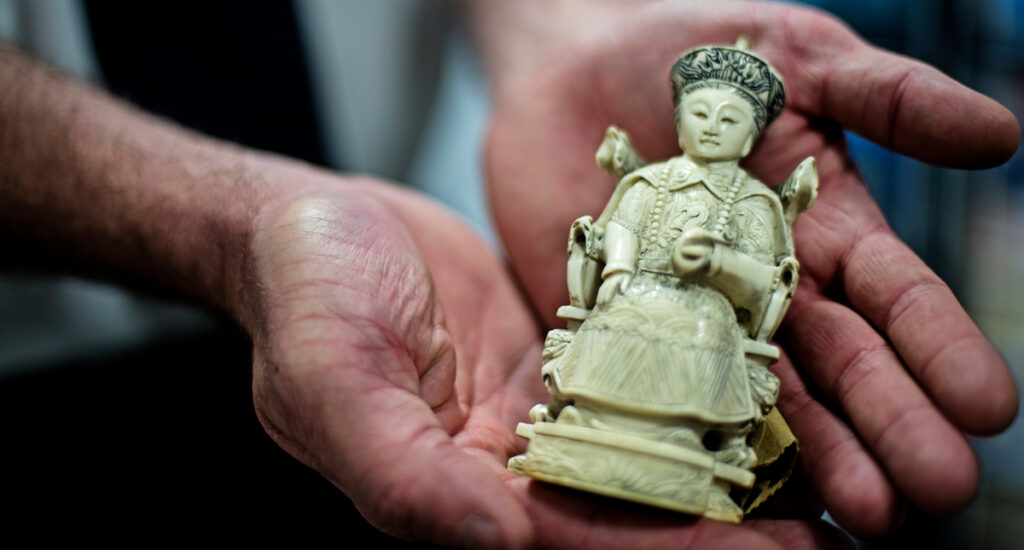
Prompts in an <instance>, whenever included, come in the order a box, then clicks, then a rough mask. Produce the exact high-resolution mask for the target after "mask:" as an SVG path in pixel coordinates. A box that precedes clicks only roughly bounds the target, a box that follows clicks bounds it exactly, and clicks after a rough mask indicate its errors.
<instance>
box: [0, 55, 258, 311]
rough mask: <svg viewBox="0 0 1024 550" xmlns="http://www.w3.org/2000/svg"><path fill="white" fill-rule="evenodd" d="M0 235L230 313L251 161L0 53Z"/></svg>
mask: <svg viewBox="0 0 1024 550" xmlns="http://www.w3.org/2000/svg"><path fill="white" fill-rule="evenodd" d="M0 82H4V83H5V85H4V86H3V87H0V235H2V238H3V240H5V241H8V244H9V245H13V246H15V247H17V248H22V249H30V250H33V251H35V252H38V254H40V255H42V256H43V257H45V258H47V259H48V260H50V261H55V262H57V263H58V264H60V265H61V266H62V267H65V266H66V267H72V268H75V269H79V270H86V271H88V272H90V273H94V274H101V275H106V276H113V277H117V278H119V279H122V280H131V281H134V282H136V283H142V284H144V285H148V286H153V285H156V286H159V287H162V288H165V289H168V290H171V291H173V292H178V293H182V294H185V295H188V296H191V297H196V298H200V299H202V300H204V301H207V302H209V303H213V304H215V305H218V306H228V305H229V302H230V299H231V296H230V293H231V292H232V290H231V289H233V288H236V287H237V286H238V285H239V283H240V280H239V278H240V277H241V273H242V265H243V262H244V257H243V256H244V251H245V247H246V243H247V242H248V235H247V233H248V231H249V229H248V228H249V227H250V225H251V224H250V220H251V218H252V215H253V213H254V211H255V210H256V209H257V208H258V207H259V205H260V204H262V203H263V202H265V200H266V198H267V197H266V195H268V194H270V193H271V192H272V189H271V187H270V186H269V185H266V184H264V183H262V182H261V174H260V170H259V168H258V166H259V165H260V164H261V163H262V162H264V161H263V160H261V159H260V158H259V157H258V156H257V155H254V154H253V153H249V152H246V151H244V150H242V149H240V148H238V147H234V146H231V145H229V144H225V143H221V142H217V141H214V140H210V139H206V138H202V137H200V136H198V135H196V134H194V133H191V132H189V131H186V130H184V129H181V128H178V127H176V126H174V125H172V124H170V123H168V122H165V121H162V120H159V119H157V118H154V117H151V116H148V115H146V114H144V113H141V112H139V111H137V110H135V109H133V108H132V107H130V106H128V105H126V104H124V103H122V102H120V101H117V100H115V99H113V98H111V97H109V96H107V95H106V94H104V93H102V92H100V91H98V90H95V89H92V88H90V87H88V86H87V85H85V84H83V83H80V82H76V81H74V80H72V79H70V78H66V77H64V76H62V75H58V74H56V73H55V72H53V71H51V70H50V69H48V68H45V67H43V66H42V65H40V64H39V63H36V62H35V61H33V60H31V59H29V58H28V57H26V56H24V55H23V54H21V53H20V52H18V51H16V50H14V49H13V48H10V47H7V46H2V47H0Z"/></svg>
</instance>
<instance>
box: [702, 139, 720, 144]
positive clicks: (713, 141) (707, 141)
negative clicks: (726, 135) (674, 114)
mask: <svg viewBox="0 0 1024 550" xmlns="http://www.w3.org/2000/svg"><path fill="white" fill-rule="evenodd" d="M700 143H701V144H702V145H719V143H718V141H717V140H714V139H711V138H700Z"/></svg>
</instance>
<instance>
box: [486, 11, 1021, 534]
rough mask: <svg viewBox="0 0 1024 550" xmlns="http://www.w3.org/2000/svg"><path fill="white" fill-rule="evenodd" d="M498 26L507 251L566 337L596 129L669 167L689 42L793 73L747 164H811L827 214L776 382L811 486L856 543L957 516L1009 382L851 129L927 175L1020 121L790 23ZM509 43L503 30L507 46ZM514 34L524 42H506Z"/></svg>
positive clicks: (496, 175) (520, 20)
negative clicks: (906, 517) (674, 87)
mask: <svg viewBox="0 0 1024 550" xmlns="http://www.w3.org/2000/svg"><path fill="white" fill-rule="evenodd" d="M510 4H517V3H510ZM504 9H505V12H506V13H502V14H501V20H500V25H499V24H498V22H494V23H493V24H492V25H491V27H490V28H487V25H486V19H487V12H486V11H480V12H476V13H475V16H476V17H478V18H482V19H484V22H483V23H481V24H480V26H482V27H484V28H485V30H487V31H489V32H491V33H494V34H495V36H496V38H494V39H492V40H493V41H494V42H495V44H496V46H495V47H492V48H490V49H489V50H488V51H485V57H486V58H487V60H488V63H489V65H490V66H491V67H492V72H493V80H494V81H495V85H494V98H495V99H494V104H495V107H494V110H495V114H494V118H493V121H492V127H491V130H490V136H489V144H488V149H487V165H488V174H489V180H490V192H491V198H492V205H493V208H494V212H495V217H496V222H497V227H498V230H499V232H500V234H501V236H502V238H503V241H504V243H505V246H506V250H507V251H508V254H509V256H510V258H511V261H512V264H513V266H514V268H515V270H516V272H517V274H518V277H519V279H520V281H521V282H522V284H523V286H524V288H525V289H526V290H527V291H528V293H529V295H530V297H531V299H532V300H533V302H534V304H535V306H536V308H537V310H538V311H539V312H541V314H542V315H544V316H545V317H544V319H545V321H546V323H547V324H548V325H554V324H555V323H556V322H557V321H556V319H555V318H554V316H553V314H554V312H555V310H556V308H557V306H558V305H559V304H562V303H565V285H564V281H563V280H562V269H561V267H560V266H561V265H562V264H563V263H564V261H565V259H564V251H563V249H562V246H561V243H560V241H559V239H557V238H556V239H552V238H551V236H552V235H555V236H557V235H559V234H560V232H561V231H564V228H565V227H567V226H568V224H569V223H570V222H571V220H572V219H574V218H576V217H577V216H579V215H581V214H585V213H594V212H599V211H600V210H601V208H602V207H603V205H604V203H605V201H606V200H607V197H608V195H609V194H610V193H611V191H612V187H613V182H612V181H610V179H609V178H607V176H605V175H604V174H602V173H601V172H600V170H598V169H597V168H596V167H594V166H593V165H592V161H591V160H590V159H591V154H592V152H593V148H594V147H595V146H596V144H597V143H599V142H600V140H601V136H602V134H603V132H604V129H605V128H606V127H607V126H608V125H609V124H612V123H614V124H619V125H621V126H623V127H624V128H625V129H626V130H628V131H629V133H630V135H631V136H632V137H633V142H634V144H635V145H636V146H637V149H638V150H639V151H642V152H643V153H644V156H645V157H647V158H652V159H661V158H666V157H668V156H672V155H676V154H678V150H677V148H676V145H675V144H676V137H675V134H674V129H673V124H672V121H673V116H672V102H671V98H670V92H669V88H668V84H667V78H666V75H667V73H668V69H669V67H670V66H671V63H672V62H673V61H674V59H675V57H676V56H677V55H678V54H679V53H680V52H682V51H684V50H686V49H688V48H690V47H693V46H696V45H699V44H706V43H718V44H731V43H732V42H733V41H734V40H735V39H736V38H737V37H738V36H740V35H746V36H749V37H750V38H751V39H752V43H753V46H754V50H755V51H756V52H757V53H759V54H760V55H762V56H764V57H766V58H767V59H768V60H769V61H771V62H772V63H773V64H774V65H775V67H776V68H777V69H778V70H779V71H780V73H781V74H782V77H783V79H784V81H785V82H786V86H787V94H788V99H787V107H786V110H785V111H784V113H783V114H782V115H781V116H780V118H779V119H778V120H777V121H776V122H775V123H774V124H773V125H771V126H770V127H769V128H768V129H767V131H766V132H765V135H764V136H763V137H762V138H761V142H760V143H759V145H758V146H757V148H756V149H755V151H754V152H753V153H752V155H751V156H750V157H749V158H748V160H747V162H746V164H745V166H746V168H747V169H748V170H750V171H751V172H752V173H754V174H755V175H757V176H758V177H759V178H761V179H763V180H764V181H766V182H770V183H775V182H779V181H781V180H782V179H783V178H784V177H785V176H786V175H787V174H789V172H790V171H791V170H793V168H794V167H795V166H796V165H797V164H798V162H799V161H800V160H801V159H803V158H805V157H807V156H809V155H813V156H814V157H815V158H816V160H817V164H818V169H819V174H820V178H821V188H820V194H819V199H818V202H817V203H816V205H815V207H814V208H812V209H811V210H809V211H808V212H806V213H804V214H803V215H802V216H801V218H800V220H799V221H798V223H797V225H796V228H795V235H794V238H795V244H796V250H797V256H798V259H799V260H800V262H801V266H802V268H803V272H804V273H803V274H802V275H803V276H802V277H801V278H800V288H799V290H798V292H797V294H796V296H795V298H794V300H793V303H792V306H791V308H790V311H789V314H788V316H787V318H786V321H785V322H784V325H783V327H782V329H781V330H780V340H781V342H782V343H783V344H784V346H785V350H786V353H785V354H784V358H783V360H782V361H781V362H780V363H779V364H777V365H776V366H775V367H774V372H775V373H776V374H777V375H778V376H779V377H780V378H781V379H782V394H781V395H780V398H779V403H778V406H779V408H780V410H781V411H782V413H783V414H784V415H785V416H786V418H787V419H788V421H789V423H790V425H791V427H792V429H793V431H794V432H795V433H796V435H797V437H798V438H799V439H800V441H801V446H802V449H803V454H802V465H803V470H804V472H805V473H806V475H807V476H808V477H809V479H810V481H811V483H812V485H813V487H814V489H815V491H816V492H817V493H818V495H819V496H820V498H821V499H822V500H823V502H824V504H825V505H826V507H827V508H828V509H829V511H830V512H831V515H832V517H833V518H834V519H836V520H837V522H838V523H839V524H840V525H841V526H843V527H845V528H846V529H848V530H849V531H850V532H852V533H854V534H856V535H861V536H875V535H879V534H882V533H885V532H887V531H889V530H891V529H893V528H895V526H896V525H898V523H899V521H900V517H901V510H902V501H903V500H904V499H906V500H909V501H910V502H912V503H913V504H915V505H917V506H919V507H921V508H923V509H924V510H926V511H930V512H933V513H948V512H951V511H954V510H957V509H959V508H960V507H962V506H963V505H964V504H966V502H967V501H968V500H969V499H970V498H971V496H972V495H973V494H974V491H975V490H976V488H977V483H978V471H977V464H976V461H975V458H974V456H973V454H972V452H971V450H970V447H969V446H968V444H967V442H966V440H965V438H964V436H963V435H962V432H967V433H972V434H982V435H984V434H993V433H996V432H998V431H1000V430H1002V429H1003V428H1005V427H1006V426H1007V425H1008V424H1009V422H1010V421H1011V420H1012V418H1013V417H1014V415H1015V413H1016V409H1017V397H1016V389H1015V385H1014V382H1013V380H1012V378H1011V376H1010V374H1009V372H1008V370H1007V368H1006V365H1005V363H1004V362H1003V360H1002V359H1001V357H1000V356H999V354H998V353H997V352H996V350H995V349H994V348H993V347H992V346H991V344H990V343H989V342H988V340H987V339H986V338H985V337H984V336H983V335H982V334H981V332H980V331H979V329H978V328H977V327H976V326H975V325H974V324H973V322H972V321H971V320H970V318H969V317H968V316H967V315H966V313H965V312H964V311H963V309H962V308H961V306H960V305H959V304H958V303H957V301H956V298H955V297H954V296H953V294H952V293H951V292H950V290H949V289H948V287H946V285H945V284H943V283H942V282H941V281H940V280H939V279H938V277H936V275H935V274H934V273H933V272H932V271H931V270H929V269H928V268H927V266H925V265H924V264H923V262H922V261H921V260H920V259H919V258H917V257H916V256H915V255H914V254H913V253H912V252H911V251H910V250H909V249H908V248H907V247H906V246H905V245H904V244H903V243H902V242H900V241H899V239H898V238H897V237H896V236H895V235H894V234H893V232H892V230H891V229H890V228H889V227H888V225H887V224H886V221H885V219H884V217H883V215H882V213H881V211H880V210H879V208H878V207H877V205H876V204H875V202H874V201H873V200H872V199H871V197H870V195H869V193H868V191H867V189H866V188H865V186H864V183H863V181H862V180H861V178H860V175H859V174H858V172H857V169H856V167H855V166H854V164H853V162H852V161H851V159H850V158H849V156H848V154H847V151H846V145H845V143H844V141H843V134H842V131H841V130H842V126H846V127H848V128H850V129H851V130H853V131H856V132H858V133H860V134H861V135H863V136H865V137H867V138H869V139H872V140H874V141H876V142H878V143H880V144H882V145H884V146H886V147H889V148H891V149H894V150H896V151H898V152H901V153H903V154H907V155H910V156H913V157H916V158H918V159H920V160H923V161H926V162H932V163H936V164H941V165H945V166H951V167H956V168H980V167H988V166H993V165H996V164H999V163H1001V162H1003V161H1005V160H1006V159H1007V158H1009V156H1010V155H1011V154H1012V153H1013V151H1014V150H1015V149H1016V146H1017V142H1018V140H1019V127H1018V126H1017V124H1016V121H1015V120H1014V118H1013V116H1012V115H1011V114H1010V113H1009V112H1008V111H1007V110H1006V109H1004V108H1003V107H1001V106H1000V105H998V104H996V103H995V102H993V101H992V100H990V99H988V98H986V97H984V96H982V95H980V94H977V93H975V92H973V91H971V90H969V89H967V88H965V87H963V86H961V85H959V84H957V83H956V82H954V81H953V80H951V79H949V78H948V77H946V76H944V75H942V74H941V73H940V72H939V71H937V70H935V69H934V68H931V67H929V66H926V65H924V64H921V63H919V62H916V61H914V60H911V59H907V58H904V57H901V56H898V55H894V54H891V53H888V52H884V51H881V50H879V49H876V48H874V47H872V46H870V45H868V44H866V43H864V42H863V41H862V40H860V39H859V38H858V37H856V36H855V35H854V34H853V33H852V32H850V30H849V29H847V28H846V27H844V26H843V25H842V24H840V23H838V22H837V21H835V20H834V19H831V18H830V17H828V16H825V15H823V14H821V13H818V12H815V11H811V10H807V9H802V8H798V7H794V6H787V5H775V4H768V3H748V2H721V3H716V4H715V5H714V6H713V7H710V6H708V5H707V4H704V3H698V2H679V1H673V2H648V3H592V2H591V3H578V2H572V1H566V2H561V3H556V4H555V5H553V6H552V7H551V8H550V9H547V10H543V11H542V13H536V14H535V13H532V12H529V11H527V10H522V11H521V12H518V13H508V12H514V11H515V10H516V7H515V6H513V5H509V6H505V8H504ZM535 11H541V10H535ZM534 15H536V17H533V16H534ZM501 29H511V30H510V31H508V32H505V33H504V35H503V36H499V35H500V34H501ZM524 29H525V30H527V31H529V32H523V31H524ZM513 31H514V32H518V33H519V34H525V35H526V36H527V37H528V39H527V40H526V41H524V42H522V43H518V44H513V42H514V40H515V39H514V37H512V36H511V33H512V32H513ZM486 40H488V39H485V45H486ZM510 46H515V47H510ZM524 161H526V162H524ZM527 219H528V220H530V222H529V223H523V220H527ZM797 367H799V368H797Z"/></svg>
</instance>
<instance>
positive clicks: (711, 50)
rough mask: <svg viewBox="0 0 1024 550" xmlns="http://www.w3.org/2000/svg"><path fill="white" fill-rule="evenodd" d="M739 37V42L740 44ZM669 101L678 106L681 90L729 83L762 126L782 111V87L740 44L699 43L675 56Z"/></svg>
mask: <svg viewBox="0 0 1024 550" xmlns="http://www.w3.org/2000/svg"><path fill="white" fill-rule="evenodd" d="M742 43H743V42H742V40H741V41H740V43H739V44H740V45H742ZM669 79H670V80H671V82H672V101H673V102H674V103H675V105H676V107H677V108H678V107H679V99H680V97H682V95H683V94H686V93H689V92H692V91H694V90H698V89H700V88H706V87H720V86H722V85H725V86H729V87H730V88H731V89H733V90H734V91H736V92H737V93H738V94H739V95H740V96H742V97H743V98H745V99H746V100H747V101H748V102H749V103H750V105H751V106H752V107H753V108H754V126H755V128H756V129H757V132H758V133H761V131H762V130H764V127H765V126H767V125H768V124H769V123H771V121H773V120H775V117H777V116H779V113H781V112H782V106H783V105H784V104H785V103H786V90H785V88H784V87H783V85H782V77H780V76H779V73H777V72H775V68H774V67H772V66H771V64H769V63H768V62H767V61H765V60H764V59H762V58H761V57H759V56H757V55H755V54H753V53H750V52H749V51H747V50H745V49H742V46H740V47H737V48H731V47H728V46H701V47H698V48H694V49H692V50H690V51H688V52H686V53H684V54H683V55H681V56H679V59H678V60H676V63H675V65H673V66H672V73H671V74H670V75H669Z"/></svg>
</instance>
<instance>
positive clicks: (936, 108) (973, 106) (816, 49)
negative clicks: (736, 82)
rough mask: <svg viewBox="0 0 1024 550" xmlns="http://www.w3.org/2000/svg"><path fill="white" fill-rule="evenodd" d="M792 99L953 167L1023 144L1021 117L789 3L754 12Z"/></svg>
mask: <svg viewBox="0 0 1024 550" xmlns="http://www.w3.org/2000/svg"><path fill="white" fill-rule="evenodd" d="M753 13H754V19H755V24H756V25H757V26H758V29H759V32H758V35H757V36H754V44H755V46H757V45H758V44H764V45H765V48H766V49H768V50H770V51H767V52H765V53H766V55H768V57H769V59H770V60H772V61H774V62H775V63H777V64H778V68H779V69H780V71H781V72H782V74H783V78H784V80H785V81H786V85H787V94H788V104H789V105H790V106H791V107H794V108H796V109H798V110H800V111H803V112H806V113H809V114H812V115H816V116H823V117H827V118H831V119H834V120H837V121H839V122H840V123H842V124H843V125H844V126H846V127H848V128H850V129H852V130H853V131H855V132H857V133H859V134H861V135H863V136H864V137H866V138H868V139H870V140H872V141H875V142H877V143H879V144H881V145H883V146H885V147H888V148H890V149H892V150H894V151H897V152H899V153H902V154H906V155H910V156H913V157H916V158H918V159H920V160H923V161H925V162H929V163H932V164H938V165H942V166H949V167H953V168H984V167H991V166H996V165H999V164H1002V163H1003V162H1005V161H1006V160H1008V159H1009V158H1010V156H1012V155H1013V153H1014V152H1015V151H1016V149H1017V145H1018V143H1019V141H1020V126H1019V124H1018V123H1017V120H1016V118H1015V117H1014V116H1013V114H1012V113H1011V112H1010V111H1009V110H1007V109H1006V108H1005V107H1003V106H1002V105H1000V104H998V103H997V102H995V101H994V100H992V99H990V98H988V97H986V96H984V95H982V94H979V93H977V92H975V91H973V90H971V89H969V88H967V87H966V86H963V85H962V84H960V83H958V82H956V81H955V80H953V79H952V78H949V77H948V76H946V75H944V74H942V73H941V72H940V71H939V70H937V69H935V68H934V67H931V66H929V65H926V64H924V63H921V62H919V61H916V60H913V59H910V58H907V57H903V56H900V55H896V54H894V53H892V52H887V51H884V50H881V49H878V48H875V47H873V46H871V45H869V44H867V43H866V42H864V41H863V40H861V39H860V38H859V37H857V36H856V35H854V33H853V32H852V31H851V30H850V29H848V28H847V27H846V26H844V25H843V24H842V23H840V22H839V21H837V20H835V19H833V18H831V17H828V16H826V15H823V14H821V13H817V12H814V11H810V10H806V9H800V8H794V7H789V6H758V8H757V9H755V10H753Z"/></svg>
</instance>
